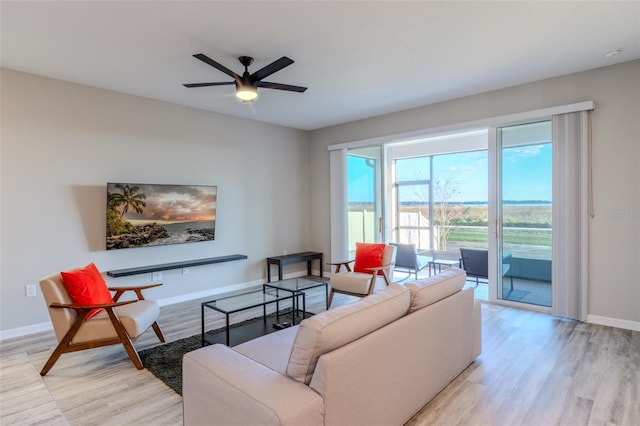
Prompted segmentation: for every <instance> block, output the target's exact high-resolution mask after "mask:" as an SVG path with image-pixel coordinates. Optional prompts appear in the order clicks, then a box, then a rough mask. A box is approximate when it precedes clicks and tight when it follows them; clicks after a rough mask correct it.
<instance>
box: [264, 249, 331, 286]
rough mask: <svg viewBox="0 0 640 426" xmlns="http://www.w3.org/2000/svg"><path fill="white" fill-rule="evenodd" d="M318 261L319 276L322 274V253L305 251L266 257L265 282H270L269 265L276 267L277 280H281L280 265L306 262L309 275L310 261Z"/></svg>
mask: <svg viewBox="0 0 640 426" xmlns="http://www.w3.org/2000/svg"><path fill="white" fill-rule="evenodd" d="M314 260H318V261H319V262H320V265H319V266H320V276H322V253H319V252H315V251H305V252H302V253H293V254H287V255H284V256H274V257H267V282H271V265H276V266H277V267H278V281H282V267H283V266H284V265H290V264H292V263H300V262H307V275H311V262H312V261H314Z"/></svg>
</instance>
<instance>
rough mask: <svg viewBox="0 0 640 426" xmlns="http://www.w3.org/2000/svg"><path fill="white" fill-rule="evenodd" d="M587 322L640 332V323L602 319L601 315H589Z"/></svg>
mask: <svg viewBox="0 0 640 426" xmlns="http://www.w3.org/2000/svg"><path fill="white" fill-rule="evenodd" d="M587 322H588V323H591V324H598V325H606V326H609V327H615V328H623V329H625V330H631V331H640V322H638V321H629V320H623V319H618V318H609V317H602V316H600V315H587Z"/></svg>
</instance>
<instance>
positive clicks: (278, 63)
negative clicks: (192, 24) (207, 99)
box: [184, 53, 307, 102]
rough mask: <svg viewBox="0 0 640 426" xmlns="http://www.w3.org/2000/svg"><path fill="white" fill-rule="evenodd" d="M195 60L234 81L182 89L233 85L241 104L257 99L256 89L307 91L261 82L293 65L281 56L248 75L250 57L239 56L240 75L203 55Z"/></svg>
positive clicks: (197, 84) (250, 62) (191, 84)
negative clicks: (241, 66)
mask: <svg viewBox="0 0 640 426" xmlns="http://www.w3.org/2000/svg"><path fill="white" fill-rule="evenodd" d="M193 56H194V57H195V58H196V59H200V60H201V61H202V62H204V63H206V64H209V65H211V66H212V67H214V68H216V69H217V70H220V71H222V72H223V73H225V74H227V75H228V76H230V77H233V80H234V81H225V82H215V83H187V84H184V87H205V86H224V85H230V84H235V85H236V96H237V97H238V98H239V99H240V100H242V101H243V102H253V101H254V100H255V99H256V98H257V97H258V87H264V88H265V89H277V90H288V91H290V92H299V93H302V92H304V91H305V90H307V88H306V87H300V86H292V85H290V84H281V83H269V82H266V81H262V79H263V78H266V77H268V76H270V75H271V74H273V73H275V72H277V71H280V70H281V69H283V68H284V67H287V66H289V65H291V64H292V63H293V60H292V59H290V58H287V57H286V56H283V57H282V58H280V59H278V60H275V61H273V62H272V63H270V64H269V65H267V66H265V67H263V68H261V69H259V70H258V71H256V72H254V73H253V74H249V69H248V68H249V65H251V64H252V63H253V58H252V57H250V56H240V57H239V58H238V60H239V61H240V63H241V64H242V65H243V66H244V73H243V74H242V75H239V74H236V73H235V72H233V71H231V70H230V69H229V68H227V67H225V66H224V65H222V64H220V63H218V62H216V61H214V60H213V59H211V58H209V57H208V56H207V55H205V54H203V53H196V54H195V55H193Z"/></svg>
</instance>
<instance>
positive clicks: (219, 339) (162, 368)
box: [139, 311, 302, 395]
mask: <svg viewBox="0 0 640 426" xmlns="http://www.w3.org/2000/svg"><path fill="white" fill-rule="evenodd" d="M301 320H302V316H301V315H300V314H298V315H297V319H296V324H298V323H299V321H301ZM280 321H281V322H283V321H289V322H290V321H291V314H290V313H286V312H283V311H281V313H280ZM275 323H276V315H275V314H270V315H267V318H266V322H265V321H264V320H263V318H262V317H258V318H253V319H249V320H246V321H242V322H239V323H236V324H232V325H231V327H230V339H229V346H235V345H239V344H240V343H243V342H246V341H248V340H251V339H255V338H256V337H259V336H263V335H265V334H268V333H271V332H274V331H277V329H276V328H274V327H273V324H275ZM225 337H226V334H225V330H224V327H223V328H219V329H216V330H212V331H208V332H207V333H206V340H207V342H209V343H222V344H224V343H225ZM201 347H202V335H201V334H200V333H198V334H195V335H193V336H190V337H186V338H184V339H180V340H176V341H173V342H169V343H165V344H164V345H159V346H155V347H153V348H149V349H145V350H143V351H140V352H139V355H140V359H141V360H142V364H143V365H144V366H145V368H146V369H147V370H149V371H150V372H151V373H153V375H154V376H156V377H157V378H158V379H160V380H162V381H163V382H164V383H165V384H166V385H167V386H169V387H170V388H171V389H173V390H174V391H175V392H176V393H177V394H179V395H182V356H183V355H184V354H186V353H187V352H191V351H194V350H196V349H200V348H201Z"/></svg>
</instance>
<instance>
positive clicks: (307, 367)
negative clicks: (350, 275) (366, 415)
mask: <svg viewBox="0 0 640 426" xmlns="http://www.w3.org/2000/svg"><path fill="white" fill-rule="evenodd" d="M409 301H410V297H409V291H408V290H407V289H406V288H405V287H403V286H401V285H397V284H391V285H389V286H388V287H387V288H385V289H384V290H381V291H379V292H377V293H374V294H372V295H370V296H367V297H364V298H362V299H360V300H358V301H357V302H354V303H351V304H348V305H343V306H338V307H336V308H333V309H330V310H328V311H324V312H321V313H319V314H316V315H314V316H312V317H311V318H307V319H305V320H304V321H302V322H301V323H300V326H299V328H298V334H297V335H296V338H295V341H294V343H293V348H292V350H291V355H290V357H289V362H288V364H287V375H288V376H289V377H291V378H293V379H295V380H298V381H300V382H303V383H305V384H309V382H310V381H311V377H312V376H313V372H314V370H315V367H316V364H317V362H318V358H319V357H320V356H321V355H323V354H325V353H327V352H331V351H332V350H334V349H336V348H339V347H341V346H344V345H346V344H347V343H350V342H352V341H354V340H356V339H359V338H360V337H362V336H365V335H366V334H369V333H371V332H373V331H375V330H377V329H379V328H381V327H384V326H385V325H387V324H389V323H390V322H393V321H395V320H396V319H398V318H400V317H402V316H404V315H405V314H406V313H407V310H408V309H409Z"/></svg>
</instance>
